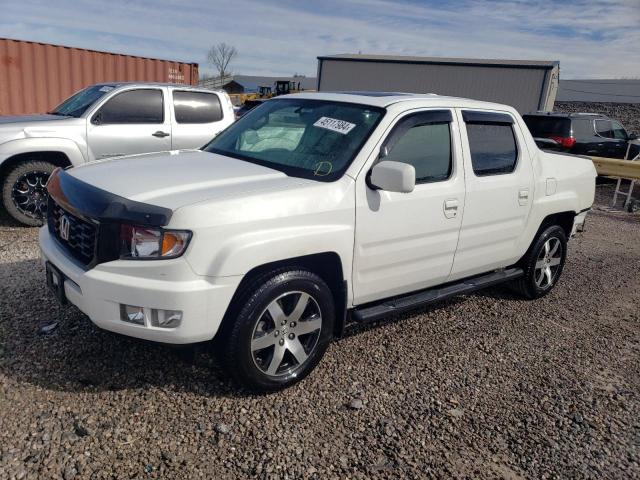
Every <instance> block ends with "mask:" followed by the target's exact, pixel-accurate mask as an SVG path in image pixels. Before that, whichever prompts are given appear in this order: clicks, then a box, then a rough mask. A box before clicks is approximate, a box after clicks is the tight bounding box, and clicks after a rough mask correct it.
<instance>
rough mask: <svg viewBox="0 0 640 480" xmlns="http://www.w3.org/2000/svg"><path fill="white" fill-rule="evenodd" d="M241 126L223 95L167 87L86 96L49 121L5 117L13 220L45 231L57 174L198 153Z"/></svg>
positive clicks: (0, 141)
mask: <svg viewBox="0 0 640 480" xmlns="http://www.w3.org/2000/svg"><path fill="white" fill-rule="evenodd" d="M234 119H235V116H234V113H233V105H232V104H231V100H230V99H229V96H228V95H227V94H226V93H225V92H222V91H220V92H213V91H210V90H203V89H198V88H195V87H191V86H189V85H173V84H163V83H106V84H100V85H92V86H90V87H87V88H85V89H84V90H81V91H79V92H77V93H75V94H74V95H73V96H71V97H70V98H68V99H67V100H65V101H64V102H62V103H61V104H60V105H59V106H58V107H56V108H55V109H54V110H53V111H51V112H49V114H47V115H23V116H17V117H0V188H1V189H2V203H3V205H4V207H5V209H6V210H7V212H8V213H9V214H10V215H11V216H12V217H13V218H15V219H16V220H18V221H19V222H21V223H23V224H25V225H42V220H43V217H44V214H45V211H46V206H47V195H46V183H47V179H48V178H49V175H50V174H51V172H52V171H53V170H54V169H55V168H56V167H67V166H78V165H82V164H83V163H85V162H89V161H92V160H98V159H102V158H107V157H114V156H122V155H131V154H137V153H147V152H159V151H168V150H176V149H184V148H200V147H202V146H203V145H204V144H206V143H207V142H209V140H211V139H212V138H213V137H214V135H216V134H217V133H218V132H220V131H221V130H223V129H225V128H226V127H228V126H229V125H230V124H231V123H233V121H234Z"/></svg>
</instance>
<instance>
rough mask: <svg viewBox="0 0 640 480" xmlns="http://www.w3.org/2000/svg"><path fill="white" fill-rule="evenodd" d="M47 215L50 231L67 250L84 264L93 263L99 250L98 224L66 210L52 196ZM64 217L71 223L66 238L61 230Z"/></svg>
mask: <svg viewBox="0 0 640 480" xmlns="http://www.w3.org/2000/svg"><path fill="white" fill-rule="evenodd" d="M47 215H48V224H49V231H50V232H51V233H52V234H53V235H54V236H55V238H56V239H57V240H58V242H59V243H60V244H61V245H62V246H63V247H64V248H65V250H67V252H69V253H70V254H71V256H73V257H74V258H75V259H77V260H79V261H80V262H81V263H83V264H84V265H89V264H90V263H92V262H93V261H94V259H95V257H96V251H97V248H96V246H97V241H98V225H97V224H95V223H92V222H90V221H87V220H84V219H82V218H79V217H77V216H75V215H73V214H72V213H70V212H68V211H66V210H65V209H63V208H62V207H61V206H60V205H58V204H57V203H56V202H55V201H54V200H53V199H51V198H50V200H49V206H48V209H47ZM63 217H66V221H68V223H69V234H68V238H66V239H65V238H63V235H62V232H61V228H62V219H63ZM66 221H65V223H66Z"/></svg>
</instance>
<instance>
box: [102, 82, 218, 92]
mask: <svg viewBox="0 0 640 480" xmlns="http://www.w3.org/2000/svg"><path fill="white" fill-rule="evenodd" d="M95 86H105V87H106V86H109V87H116V88H117V87H174V88H180V89H184V90H201V91H209V92H211V91H219V90H211V89H209V88H204V87H200V86H198V85H188V84H185V83H168V82H102V83H96V84H95Z"/></svg>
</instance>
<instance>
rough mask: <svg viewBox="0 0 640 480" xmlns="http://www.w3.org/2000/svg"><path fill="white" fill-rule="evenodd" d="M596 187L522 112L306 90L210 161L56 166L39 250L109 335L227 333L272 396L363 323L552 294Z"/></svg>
mask: <svg viewBox="0 0 640 480" xmlns="http://www.w3.org/2000/svg"><path fill="white" fill-rule="evenodd" d="M595 177H596V172H595V169H594V167H593V164H592V162H591V161H590V160H587V159H584V158H581V157H576V156H570V155H560V154H552V153H546V152H543V151H541V150H539V149H538V147H537V146H536V144H535V142H534V140H533V138H532V137H531V135H530V133H529V132H528V130H527V127H526V125H525V124H524V122H523V121H522V118H521V117H520V115H518V114H517V113H516V111H515V110H514V109H513V108H510V107H507V106H504V105H496V104H492V103H484V102H477V101H473V100H465V99H459V98H449V97H440V96H437V95H402V94H387V93H379V94H376V93H360V94H358V93H349V94H346V93H343V94H341V93H326V94H324V93H308V94H297V95H289V96H283V97H280V98H277V99H272V100H269V101H268V102H265V104H264V105H261V106H260V107H258V108H256V109H255V110H252V111H251V112H249V113H248V114H247V115H246V116H244V117H242V118H241V119H240V120H238V121H237V122H236V123H235V124H234V125H232V126H231V127H229V128H228V129H227V130H225V131H224V132H222V133H221V134H220V135H218V136H217V137H216V138H215V139H214V140H212V141H211V142H210V143H209V144H208V145H207V146H206V147H204V148H203V149H202V150H201V151H173V152H169V153H163V154H150V155H139V156H135V157H131V158H122V159H112V160H106V161H102V162H98V163H95V164H91V165H86V166H82V167H78V168H72V169H68V170H63V169H58V170H56V171H55V172H54V173H53V175H52V177H51V180H50V182H49V186H48V189H49V193H50V196H51V200H50V208H49V215H48V225H47V226H46V227H43V228H42V229H41V231H40V247H41V250H42V259H43V261H44V263H45V265H46V272H47V283H48V285H49V287H50V288H51V289H52V290H53V292H54V293H55V295H56V296H57V297H58V299H59V300H60V301H62V302H67V301H68V302H70V303H72V304H74V305H76V306H77V307H78V308H79V309H80V310H81V311H82V312H84V313H85V314H86V315H88V316H89V318H90V319H91V320H92V321H93V322H94V323H95V324H96V325H97V326H99V327H101V328H104V329H107V330H111V331H114V332H119V333H121V334H124V335H130V336H132V337H139V338H143V339H147V340H153V341H158V342H166V343H174V344H184V343H193V342H203V341H210V340H212V339H213V340H214V342H213V345H214V348H215V350H216V351H217V352H218V353H219V354H220V356H221V358H222V361H223V364H224V365H225V366H226V368H227V370H228V372H229V374H230V375H231V376H233V377H234V378H235V379H236V380H238V381H239V382H241V383H242V384H244V385H246V386H248V387H250V388H252V389H255V390H260V391H269V390H275V389H278V388H282V387H285V386H288V385H291V384H292V383H294V382H296V381H299V380H300V379H302V378H303V377H305V375H307V374H308V373H309V372H310V371H311V370H312V369H313V368H314V367H315V366H316V364H317V363H318V362H319V361H320V359H321V357H322V355H323V354H324V352H325V349H326V348H327V345H328V344H329V342H330V341H331V339H332V338H334V337H335V336H339V335H341V334H342V332H343V329H344V327H345V325H346V324H347V323H349V322H365V321H369V320H375V319H378V318H381V317H383V316H385V315H390V314H395V313H398V312H403V311H406V310H408V309H411V308H415V307H419V306H423V305H426V304H428V303H431V302H434V301H438V300H441V299H443V298H446V297H449V296H451V295H457V294H462V293H467V292H471V291H474V290H477V289H479V288H483V287H486V286H490V285H494V284H497V283H501V282H508V283H510V284H511V286H512V287H513V288H515V290H516V291H518V292H520V293H521V294H522V295H524V296H525V297H527V298H531V299H533V298H537V297H541V296H543V295H545V294H547V293H548V292H549V291H550V290H551V289H552V288H553V287H554V285H555V284H556V283H557V282H558V279H559V278H560V274H561V273H562V268H563V266H564V263H565V257H566V254H567V239H569V238H570V237H571V236H572V235H573V234H574V233H575V232H576V231H577V230H579V229H581V228H582V226H583V224H584V221H585V216H586V214H587V211H588V210H589V208H590V207H591V204H592V202H593V199H594V191H595Z"/></svg>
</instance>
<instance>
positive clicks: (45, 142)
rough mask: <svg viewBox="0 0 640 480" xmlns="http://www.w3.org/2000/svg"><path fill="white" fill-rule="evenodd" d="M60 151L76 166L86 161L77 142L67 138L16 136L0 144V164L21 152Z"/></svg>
mask: <svg viewBox="0 0 640 480" xmlns="http://www.w3.org/2000/svg"><path fill="white" fill-rule="evenodd" d="M32 152H61V153H64V154H65V155H66V156H67V158H69V161H70V162H71V164H72V165H73V166H74V167H76V166H78V165H82V164H83V163H85V162H86V159H85V157H84V156H83V155H82V151H81V150H80V147H78V144H77V143H76V142H74V141H73V140H69V139H68V138H56V137H43V138H18V139H16V140H10V141H8V142H5V143H2V144H0V164H2V162H4V161H5V160H6V159H8V158H11V157H13V156H14V155H19V154H23V153H32Z"/></svg>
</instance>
